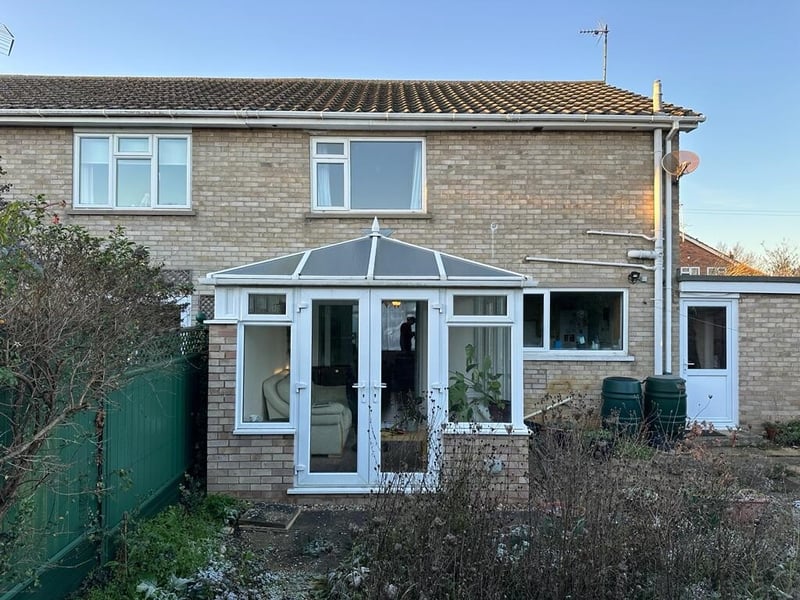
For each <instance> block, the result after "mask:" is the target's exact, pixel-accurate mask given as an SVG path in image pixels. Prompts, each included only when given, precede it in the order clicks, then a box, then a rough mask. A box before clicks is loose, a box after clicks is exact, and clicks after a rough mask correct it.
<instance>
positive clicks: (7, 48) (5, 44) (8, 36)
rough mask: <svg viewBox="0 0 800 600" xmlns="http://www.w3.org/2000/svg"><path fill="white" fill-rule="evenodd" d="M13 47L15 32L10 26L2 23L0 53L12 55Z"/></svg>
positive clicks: (0, 27) (0, 28)
mask: <svg viewBox="0 0 800 600" xmlns="http://www.w3.org/2000/svg"><path fill="white" fill-rule="evenodd" d="M13 47H14V34H13V33H11V32H10V31H9V29H8V27H6V26H5V25H3V24H2V23H0V54H5V55H6V56H10V55H11V49H12V48H13Z"/></svg>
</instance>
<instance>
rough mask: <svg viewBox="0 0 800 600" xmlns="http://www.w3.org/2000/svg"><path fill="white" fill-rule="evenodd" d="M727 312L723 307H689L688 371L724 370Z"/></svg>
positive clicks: (725, 364) (726, 348) (726, 343)
mask: <svg viewBox="0 0 800 600" xmlns="http://www.w3.org/2000/svg"><path fill="white" fill-rule="evenodd" d="M726 319H727V312H726V310H725V307H724V306H690V307H689V323H688V324H689V331H688V335H687V343H688V345H689V347H688V348H687V353H686V356H687V357H688V359H689V368H690V369H726V368H727V362H728V361H727V356H728V328H727V321H726Z"/></svg>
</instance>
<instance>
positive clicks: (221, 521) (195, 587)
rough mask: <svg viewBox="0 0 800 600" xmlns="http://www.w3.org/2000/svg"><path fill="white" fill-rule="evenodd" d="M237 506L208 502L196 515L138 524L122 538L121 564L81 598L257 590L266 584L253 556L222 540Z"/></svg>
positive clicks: (181, 511) (167, 514)
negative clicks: (255, 567) (252, 567)
mask: <svg viewBox="0 0 800 600" xmlns="http://www.w3.org/2000/svg"><path fill="white" fill-rule="evenodd" d="M238 506H239V504H238V501H237V500H234V499H232V498H228V497H225V496H208V497H206V498H205V500H204V501H202V502H200V503H198V504H197V506H196V508H195V509H194V510H192V511H187V510H186V509H185V508H184V507H183V506H170V507H168V508H167V509H166V510H164V511H163V512H161V513H159V514H158V515H157V516H155V517H153V518H152V519H149V520H146V521H144V522H142V523H140V524H135V525H134V526H132V527H131V528H130V529H129V530H127V531H123V532H122V535H121V539H120V540H119V550H118V553H117V559H116V560H115V561H113V562H111V563H109V564H108V565H106V567H105V568H104V570H103V571H101V572H100V573H97V574H95V575H94V578H93V582H95V583H96V584H97V585H96V586H95V587H94V588H92V589H90V590H89V591H88V592H85V595H84V594H82V595H81V596H80V597H81V598H86V599H87V600H124V599H130V598H170V599H172V598H174V599H179V598H214V597H218V596H217V594H216V593H217V592H220V593H222V592H227V591H230V590H231V588H236V589H239V588H241V589H245V590H246V589H248V588H250V587H252V588H253V589H258V587H259V586H260V585H262V584H265V583H267V580H266V579H265V578H264V576H263V574H261V573H260V569H259V572H255V571H256V569H251V566H252V565H251V563H252V562H253V556H252V554H250V553H248V552H246V551H243V550H242V549H241V548H239V547H238V546H237V545H236V544H232V543H228V542H229V540H228V539H227V538H226V537H225V536H224V534H223V529H224V528H225V527H226V526H227V525H229V524H230V523H231V519H232V518H235V516H236V513H237V509H238ZM214 590H216V591H214ZM212 591H213V593H212ZM241 597H242V598H247V597H248V596H247V595H243V596H241Z"/></svg>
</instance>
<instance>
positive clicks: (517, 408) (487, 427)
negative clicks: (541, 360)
mask: <svg viewBox="0 0 800 600" xmlns="http://www.w3.org/2000/svg"><path fill="white" fill-rule="evenodd" d="M456 296H505V297H506V311H507V314H506V315H456V314H455V313H454V310H453V304H454V302H455V297H456ZM521 301H522V297H521V296H520V295H517V294H514V293H513V292H509V291H507V290H499V289H491V290H483V289H471V288H463V289H458V290H455V291H449V292H448V293H447V304H446V306H447V308H446V314H447V318H446V328H445V331H444V332H443V334H442V356H443V360H444V361H448V360H449V357H450V329H451V328H453V327H466V328H477V327H504V328H508V330H509V335H510V336H511V339H510V348H509V350H510V352H511V354H510V364H511V374H510V375H511V378H510V380H511V390H510V394H509V401H510V402H511V422H510V423H495V422H491V421H482V422H478V423H465V422H450V421H449V406H450V400H449V398H447V399H446V404H447V408H448V411H447V415H446V418H445V421H444V423H443V431H445V432H447V433H472V434H474V433H485V434H492V433H498V432H502V433H509V426H510V427H511V428H512V429H511V430H512V431H514V432H518V431H523V430H524V429H525V427H524V425H523V422H522V420H523V414H522V413H523V404H524V400H522V390H521V389H517V388H518V387H519V386H521V385H522V372H521V371H519V372H518V371H517V369H518V366H519V367H521V365H522V361H521V360H520V359H521V357H520V352H521V348H522V323H521V321H519V322H518V319H519V318H521V316H522V302H521ZM447 377H448V382H449V378H450V373H449V371H448V374H447ZM448 385H449V384H448ZM515 398H519V399H520V400H519V401H517V402H515V400H514V399H515Z"/></svg>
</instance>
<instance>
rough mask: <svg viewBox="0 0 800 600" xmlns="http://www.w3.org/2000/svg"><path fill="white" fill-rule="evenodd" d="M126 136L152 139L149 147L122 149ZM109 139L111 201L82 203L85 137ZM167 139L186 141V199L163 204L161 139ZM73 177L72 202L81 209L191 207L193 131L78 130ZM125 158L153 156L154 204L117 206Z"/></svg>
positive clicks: (181, 208)
mask: <svg viewBox="0 0 800 600" xmlns="http://www.w3.org/2000/svg"><path fill="white" fill-rule="evenodd" d="M123 138H145V139H147V140H148V151H146V152H145V151H139V152H136V151H130V152H120V151H119V142H120V139H123ZM84 139H106V140H108V147H109V154H108V190H107V191H108V203H106V204H81V201H80V200H81V198H80V183H81V182H80V177H81V140H84ZM164 139H179V140H185V141H186V203H185V204H164V205H162V204H159V198H158V175H159V174H158V142H159V140H164ZM72 156H73V177H72V182H73V184H72V186H73V189H72V198H73V200H72V206H73V208H75V209H79V210H114V211H144V212H158V211H190V210H191V208H192V135H191V133H190V132H169V133H148V132H140V131H131V132H128V131H79V132H76V133H75V136H74V142H73V154H72ZM125 158H134V159H142V158H149V160H150V205H149V206H117V198H116V188H117V160H118V159H125Z"/></svg>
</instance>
